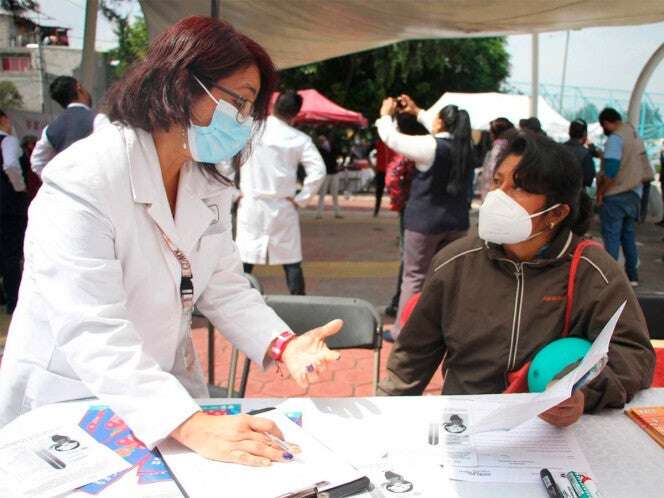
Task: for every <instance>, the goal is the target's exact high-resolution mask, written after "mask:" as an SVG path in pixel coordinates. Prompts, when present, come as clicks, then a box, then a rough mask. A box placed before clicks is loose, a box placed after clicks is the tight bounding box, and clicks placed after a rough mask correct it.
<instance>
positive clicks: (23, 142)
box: [21, 135, 39, 147]
mask: <svg viewBox="0 0 664 498" xmlns="http://www.w3.org/2000/svg"><path fill="white" fill-rule="evenodd" d="M37 140H39V139H38V138H37V137H35V136H34V135H26V136H24V137H23V138H22V139H21V147H25V146H26V145H28V144H29V143H32V144H36V143H37Z"/></svg>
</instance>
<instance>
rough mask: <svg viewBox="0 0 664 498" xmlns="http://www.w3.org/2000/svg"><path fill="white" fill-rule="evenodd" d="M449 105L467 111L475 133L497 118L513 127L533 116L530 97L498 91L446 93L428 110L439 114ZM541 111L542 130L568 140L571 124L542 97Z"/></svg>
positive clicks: (485, 128) (539, 105)
mask: <svg viewBox="0 0 664 498" xmlns="http://www.w3.org/2000/svg"><path fill="white" fill-rule="evenodd" d="M450 104H453V105H456V106H458V107H459V108H460V109H465V110H466V111H468V114H469V115H470V124H471V125H472V127H473V129H475V130H488V129H489V123H490V122H491V121H493V120H494V119H496V118H498V117H503V118H507V119H509V120H510V121H511V122H512V123H514V126H518V124H519V120H520V119H523V118H528V117H530V97H528V96H527V95H511V94H506V93H496V92H488V93H455V92H447V93H445V94H443V96H442V97H440V98H439V99H438V101H437V102H436V103H435V104H434V105H432V106H431V107H430V108H429V111H435V112H438V111H440V110H441V109H442V108H443V107H445V106H446V105H450ZM538 108H539V114H538V118H539V120H540V122H541V123H542V129H543V130H544V131H546V133H547V134H548V135H550V136H551V137H552V138H554V139H556V140H559V141H562V140H567V138H568V130H569V121H568V120H567V119H565V118H564V117H563V116H561V115H560V114H558V112H557V111H556V110H554V109H553V107H551V106H550V105H549V103H548V102H547V101H546V100H544V98H542V97H540V98H539V102H538Z"/></svg>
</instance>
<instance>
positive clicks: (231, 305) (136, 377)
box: [0, 125, 288, 446]
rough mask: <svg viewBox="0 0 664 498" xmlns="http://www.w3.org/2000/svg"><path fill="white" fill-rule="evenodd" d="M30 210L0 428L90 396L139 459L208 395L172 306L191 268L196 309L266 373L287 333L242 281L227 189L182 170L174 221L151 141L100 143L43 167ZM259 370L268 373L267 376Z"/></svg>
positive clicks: (184, 323)
mask: <svg viewBox="0 0 664 498" xmlns="http://www.w3.org/2000/svg"><path fill="white" fill-rule="evenodd" d="M43 180H44V185H43V186H42V188H41V189H40V191H39V194H38V195H37V198H36V199H35V200H34V202H33V203H32V205H31V207H30V213H29V217H30V221H29V224H28V230H27V234H26V240H25V271H24V274H23V281H22V284H21V289H20V294H19V301H18V306H17V308H16V311H15V312H14V315H13V318H12V322H11V327H10V329H9V337H8V340H7V345H6V349H5V354H4V358H3V360H2V366H1V368H0V427H2V426H3V425H5V424H6V423H7V422H9V421H10V420H11V419H13V418H14V417H16V416H17V415H19V414H20V413H23V412H25V411H28V410H30V409H32V408H35V407H37V406H40V405H44V404H47V403H53V402H58V401H63V400H71V399H77V398H85V397H90V396H96V397H98V398H99V399H100V401H101V403H104V404H108V405H110V406H111V407H112V408H113V410H115V412H116V413H118V414H119V415H120V416H121V417H122V418H123V419H124V420H125V421H126V422H127V423H128V424H129V426H130V427H131V428H132V429H133V430H134V432H135V434H136V435H137V437H138V438H139V439H141V440H142V441H143V442H144V443H145V444H147V445H148V446H153V445H154V444H156V443H157V442H158V441H159V440H161V439H163V438H164V437H166V436H167V435H168V434H169V433H170V432H171V431H172V430H173V429H175V428H176V427H177V426H178V425H179V424H180V423H182V422H183V421H184V420H186V419H187V418H188V417H189V416H190V415H191V414H192V413H194V412H195V411H197V410H198V409H199V408H198V406H197V405H196V403H195V402H194V401H193V399H192V396H194V397H196V396H202V397H205V396H207V395H208V394H207V387H206V384H205V381H204V379H203V376H202V373H201V369H200V365H199V364H198V360H196V361H195V364H194V366H193V368H191V369H189V370H187V369H186V367H185V361H184V356H185V351H186V350H189V352H191V349H190V348H191V347H192V343H191V340H190V337H191V334H190V327H189V320H188V317H187V316H186V315H185V313H184V311H183V308H182V303H181V299H180V293H179V285H180V277H181V268H180V265H179V263H178V262H177V260H176V258H175V257H174V256H173V254H172V252H171V251H170V250H169V249H168V247H167V246H166V244H165V243H164V241H163V238H162V236H161V235H160V233H159V231H158V229H157V224H158V225H159V226H160V227H161V228H162V229H163V230H164V232H165V233H166V234H167V235H168V237H169V238H170V239H171V240H172V241H173V242H174V244H175V245H176V246H177V247H178V248H179V249H180V250H182V251H183V252H184V253H185V254H186V255H187V257H188V258H189V261H190V262H191V265H192V273H193V282H194V300H195V302H196V305H197V307H198V309H199V310H200V311H201V312H202V313H203V314H205V315H206V316H207V317H208V318H209V319H210V320H211V321H212V323H213V324H214V325H215V326H216V327H217V328H218V329H219V330H220V331H222V333H223V334H224V335H225V336H226V337H227V338H228V339H229V340H230V341H231V342H232V343H233V344H234V345H236V346H237V347H238V348H240V349H241V350H243V351H244V352H245V353H246V354H247V355H248V356H249V357H250V358H251V359H252V361H256V362H258V363H259V364H264V358H265V355H266V352H267V350H268V348H269V344H270V343H271V341H272V340H273V339H274V338H275V337H276V336H277V335H278V334H279V333H281V332H283V331H284V330H288V326H287V325H286V324H285V323H284V322H283V321H281V320H280V319H279V318H278V317H277V315H276V314H275V313H274V312H273V311H272V309H271V308H269V307H268V306H266V305H265V303H264V301H263V299H262V298H261V296H260V295H259V293H258V292H256V291H254V290H252V289H251V288H250V287H249V284H248V282H247V280H246V279H245V278H244V277H243V276H242V275H241V263H240V259H239V257H238V253H237V251H236V248H235V245H234V244H233V241H232V239H231V230H230V195H231V190H230V189H229V188H228V187H225V186H224V185H222V184H220V183H219V182H218V181H217V180H213V179H211V178H208V176H206V175H205V174H204V173H203V171H202V170H201V166H198V165H195V164H187V165H185V166H184V167H183V169H182V171H181V175H180V183H179V190H178V198H177V208H176V214H175V220H174V219H173V216H172V215H171V211H170V208H169V205H168V201H167V198H166V192H165V189H164V185H163V180H162V176H161V170H160V167H159V161H158V158H157V154H156V149H155V146H154V142H153V140H152V137H151V135H150V134H148V133H146V132H144V131H142V130H133V129H130V128H125V127H122V126H119V125H113V126H106V127H104V128H102V129H101V130H99V131H96V132H95V133H93V134H92V135H91V136H89V137H88V138H85V139H83V140H81V141H79V142H76V143H75V144H74V145H72V146H71V147H69V148H68V149H67V150H65V151H63V152H62V153H61V154H59V155H58V156H57V157H56V158H55V159H54V160H53V161H51V162H50V163H49V164H48V166H47V167H46V168H45V169H44V172H43ZM264 366H266V365H264Z"/></svg>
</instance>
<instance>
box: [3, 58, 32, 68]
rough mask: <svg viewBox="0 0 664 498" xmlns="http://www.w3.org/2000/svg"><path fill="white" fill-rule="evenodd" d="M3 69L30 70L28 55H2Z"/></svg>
mask: <svg viewBox="0 0 664 498" xmlns="http://www.w3.org/2000/svg"><path fill="white" fill-rule="evenodd" d="M2 70H3V71H30V56H29V55H3V56H2Z"/></svg>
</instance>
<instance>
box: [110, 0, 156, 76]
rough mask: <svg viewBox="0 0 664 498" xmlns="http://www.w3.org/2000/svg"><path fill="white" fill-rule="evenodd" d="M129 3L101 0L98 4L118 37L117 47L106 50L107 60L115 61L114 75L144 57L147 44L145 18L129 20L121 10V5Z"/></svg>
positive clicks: (123, 0) (121, 0) (127, 0)
mask: <svg viewBox="0 0 664 498" xmlns="http://www.w3.org/2000/svg"><path fill="white" fill-rule="evenodd" d="M130 3H131V1H130V0H102V1H101V4H100V6H99V8H100V9H101V12H102V14H103V15H104V17H106V18H107V19H108V20H109V21H111V23H113V25H114V27H113V32H114V33H115V35H116V36H117V37H118V46H117V48H114V49H112V50H109V52H108V56H109V60H113V61H117V63H116V64H115V67H114V69H113V73H114V75H115V76H116V77H120V76H122V74H123V73H124V72H125V71H126V70H127V68H128V67H129V66H131V65H132V64H133V63H134V62H135V61H137V60H141V59H142V58H143V57H145V54H146V52H147V49H148V44H149V36H148V28H147V24H146V22H145V19H144V18H142V17H136V18H135V19H134V21H133V22H130V19H129V16H128V15H127V14H123V13H122V12H121V9H122V8H123V5H124V6H125V7H126V5H128V4H130Z"/></svg>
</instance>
